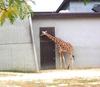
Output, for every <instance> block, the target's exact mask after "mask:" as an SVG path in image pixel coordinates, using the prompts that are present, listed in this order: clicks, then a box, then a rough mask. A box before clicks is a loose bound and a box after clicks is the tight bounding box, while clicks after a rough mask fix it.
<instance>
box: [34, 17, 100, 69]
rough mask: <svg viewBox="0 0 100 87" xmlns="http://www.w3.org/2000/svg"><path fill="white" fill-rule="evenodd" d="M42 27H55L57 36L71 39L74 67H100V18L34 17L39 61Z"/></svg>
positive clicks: (65, 39) (67, 39) (66, 39)
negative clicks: (40, 29)
mask: <svg viewBox="0 0 100 87" xmlns="http://www.w3.org/2000/svg"><path fill="white" fill-rule="evenodd" d="M40 27H55V34H56V37H59V38H61V39H63V40H64V41H69V42H70V43H71V44H72V45H73V46H74V55H75V61H74V67H78V68H79V67H80V68H87V67H92V68H93V67H100V40H99V37H100V18H73V19H67V18H66V19H37V20H36V19H34V20H33V31H34V32H35V36H36V38H35V42H36V44H37V53H38V58H39V60H38V61H39V62H40V42H39V40H40V39H39V28H40ZM37 37H38V38H37ZM56 59H57V60H56V61H58V58H56ZM56 65H58V64H56Z"/></svg>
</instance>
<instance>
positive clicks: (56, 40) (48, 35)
mask: <svg viewBox="0 0 100 87" xmlns="http://www.w3.org/2000/svg"><path fill="white" fill-rule="evenodd" d="M45 36H47V37H48V38H49V39H50V40H52V41H53V42H55V43H56V44H57V45H59V44H60V43H59V42H60V41H61V40H60V39H59V38H57V37H54V36H52V35H51V34H48V33H47V34H46V35H45Z"/></svg>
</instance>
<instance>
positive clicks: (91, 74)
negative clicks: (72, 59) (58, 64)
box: [0, 69, 100, 87]
mask: <svg viewBox="0 0 100 87" xmlns="http://www.w3.org/2000/svg"><path fill="white" fill-rule="evenodd" d="M0 87H100V69H85V70H84V69H81V70H45V71H40V72H38V73H18V72H0Z"/></svg>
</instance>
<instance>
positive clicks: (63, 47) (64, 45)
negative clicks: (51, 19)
mask: <svg viewBox="0 0 100 87" xmlns="http://www.w3.org/2000/svg"><path fill="white" fill-rule="evenodd" d="M42 35H45V36H47V37H48V38H49V39H50V40H52V41H53V42H54V43H55V44H56V45H57V47H58V52H59V56H60V67H61V68H63V67H64V68H72V63H73V46H72V45H71V44H70V43H69V42H65V41H63V40H61V39H59V38H57V37H54V36H52V35H51V34H49V33H47V31H42ZM65 54H67V63H66V61H65Z"/></svg>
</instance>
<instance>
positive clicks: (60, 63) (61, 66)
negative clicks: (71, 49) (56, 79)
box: [60, 53, 63, 69]
mask: <svg viewBox="0 0 100 87" xmlns="http://www.w3.org/2000/svg"><path fill="white" fill-rule="evenodd" d="M60 68H61V69H62V68H63V66H62V56H61V53H60Z"/></svg>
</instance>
